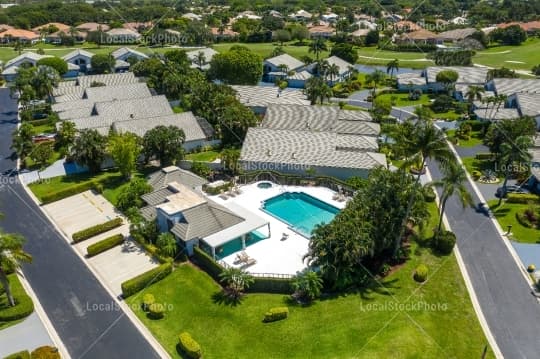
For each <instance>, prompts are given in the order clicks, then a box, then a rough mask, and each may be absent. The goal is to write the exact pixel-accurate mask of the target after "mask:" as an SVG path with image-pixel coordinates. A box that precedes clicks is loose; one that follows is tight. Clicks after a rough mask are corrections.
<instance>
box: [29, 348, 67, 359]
mask: <svg viewBox="0 0 540 359" xmlns="http://www.w3.org/2000/svg"><path fill="white" fill-rule="evenodd" d="M30 357H31V358H32V359H60V358H61V357H60V353H59V352H58V349H57V348H55V347H51V346H47V345H46V346H42V347H39V348H37V349H36V350H34V351H33V352H32V353H31V354H30Z"/></svg>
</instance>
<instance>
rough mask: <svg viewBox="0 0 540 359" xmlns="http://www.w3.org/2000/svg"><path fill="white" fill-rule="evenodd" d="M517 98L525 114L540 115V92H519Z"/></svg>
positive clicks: (521, 110)
mask: <svg viewBox="0 0 540 359" xmlns="http://www.w3.org/2000/svg"><path fill="white" fill-rule="evenodd" d="M516 100H517V103H518V106H519V110H520V112H521V114H522V115H523V116H532V117H537V116H540V94H530V93H518V94H516Z"/></svg>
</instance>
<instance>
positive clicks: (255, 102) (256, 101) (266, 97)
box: [231, 85, 310, 116]
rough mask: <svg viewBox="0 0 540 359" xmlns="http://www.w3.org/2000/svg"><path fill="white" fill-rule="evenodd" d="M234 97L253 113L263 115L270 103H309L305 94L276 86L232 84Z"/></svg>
mask: <svg viewBox="0 0 540 359" xmlns="http://www.w3.org/2000/svg"><path fill="white" fill-rule="evenodd" d="M231 87H232V88H233V89H234V91H235V92H236V98H237V99H238V100H239V101H240V102H241V103H242V104H243V105H244V106H247V107H249V108H250V109H251V110H252V111H253V112H255V114H257V115H260V116H264V114H265V113H266V109H267V108H268V106H270V105H274V104H276V105H309V104H310V102H309V100H308V99H307V98H306V95H305V94H304V93H303V92H302V91H301V90H297V89H289V88H286V89H284V90H281V89H280V88H279V87H277V86H249V85H233V86H231Z"/></svg>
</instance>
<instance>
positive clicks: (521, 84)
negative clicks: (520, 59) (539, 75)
mask: <svg viewBox="0 0 540 359" xmlns="http://www.w3.org/2000/svg"><path fill="white" fill-rule="evenodd" d="M493 87H494V90H495V92H496V93H497V94H498V95H512V94H515V93H518V92H528V93H540V79H499V78H496V79H493Z"/></svg>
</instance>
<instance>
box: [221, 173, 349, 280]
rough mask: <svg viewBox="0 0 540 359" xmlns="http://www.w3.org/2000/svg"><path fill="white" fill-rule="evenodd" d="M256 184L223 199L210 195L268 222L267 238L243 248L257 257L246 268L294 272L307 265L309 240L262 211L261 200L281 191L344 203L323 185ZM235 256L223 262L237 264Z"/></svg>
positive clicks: (332, 202)
mask: <svg viewBox="0 0 540 359" xmlns="http://www.w3.org/2000/svg"><path fill="white" fill-rule="evenodd" d="M263 182H267V181H263ZM257 183H258V182H257ZM257 183H252V184H248V185H244V186H241V187H240V190H241V192H242V193H241V194H240V195H236V196H235V197H233V198H229V199H227V200H223V199H221V198H219V196H212V197H210V198H211V199H212V200H214V201H215V202H217V203H219V204H222V205H223V206H225V207H227V204H229V203H235V204H237V205H239V206H242V207H244V208H246V209H248V210H250V211H253V213H255V214H257V215H258V216H260V217H262V218H265V219H267V220H268V221H269V222H270V234H271V236H270V238H267V239H264V240H262V241H259V242H257V243H255V244H253V245H251V246H249V247H247V248H246V250H245V252H246V253H247V254H248V255H249V256H250V257H251V258H254V259H256V260H257V263H255V264H253V265H251V266H249V267H247V268H245V269H246V271H248V272H250V273H260V274H263V273H272V274H290V275H294V274H296V273H297V272H299V271H301V270H303V269H304V268H305V267H306V263H305V262H304V261H303V257H304V255H305V254H306V253H307V251H308V243H309V240H308V239H307V238H306V237H304V236H302V235H300V234H298V233H296V232H295V231H293V230H292V229H290V228H289V226H288V225H287V224H286V223H284V222H282V221H280V220H278V219H277V218H275V217H273V216H271V215H269V214H268V213H266V212H264V211H262V210H261V205H262V202H263V201H265V200H267V199H269V198H271V197H275V196H277V195H279V194H281V193H283V192H304V193H306V194H309V195H311V196H313V197H315V198H318V199H320V200H321V201H324V202H326V203H328V204H330V205H332V206H334V207H337V208H339V209H342V208H344V207H345V204H346V202H338V201H335V200H333V199H332V197H333V196H334V194H335V192H334V191H332V190H330V189H328V188H325V187H302V186H281V185H277V184H273V186H272V187H271V188H266V189H263V188H258V187H257ZM283 233H287V234H288V235H289V236H288V238H287V239H286V240H284V241H282V240H281V239H282V237H283ZM236 255H237V253H234V254H232V255H230V256H228V257H225V258H223V261H224V262H225V263H227V264H229V265H231V266H234V267H237V266H238V265H235V264H234V261H235V259H236Z"/></svg>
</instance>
